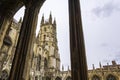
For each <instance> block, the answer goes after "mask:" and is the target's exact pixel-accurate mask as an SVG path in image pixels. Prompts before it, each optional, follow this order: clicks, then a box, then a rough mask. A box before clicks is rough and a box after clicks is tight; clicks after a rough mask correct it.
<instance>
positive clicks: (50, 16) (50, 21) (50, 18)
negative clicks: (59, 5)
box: [49, 12, 52, 24]
mask: <svg viewBox="0 0 120 80" xmlns="http://www.w3.org/2000/svg"><path fill="white" fill-rule="evenodd" d="M49 23H51V24H52V14H51V12H50V15H49Z"/></svg>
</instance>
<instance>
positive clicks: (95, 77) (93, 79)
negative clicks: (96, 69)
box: [92, 75, 100, 80]
mask: <svg viewBox="0 0 120 80" xmlns="http://www.w3.org/2000/svg"><path fill="white" fill-rule="evenodd" d="M92 80H100V78H99V77H98V76H97V75H94V76H93V77H92Z"/></svg>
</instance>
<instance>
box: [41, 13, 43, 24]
mask: <svg viewBox="0 0 120 80" xmlns="http://www.w3.org/2000/svg"><path fill="white" fill-rule="evenodd" d="M42 24H44V14H43V15H42V19H41V25H42Z"/></svg>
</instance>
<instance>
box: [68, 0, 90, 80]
mask: <svg viewBox="0 0 120 80" xmlns="http://www.w3.org/2000/svg"><path fill="white" fill-rule="evenodd" d="M69 25H70V50H71V73H72V80H88V73H87V62H86V54H85V46H84V38H83V30H82V21H81V12H80V2H79V0H69Z"/></svg>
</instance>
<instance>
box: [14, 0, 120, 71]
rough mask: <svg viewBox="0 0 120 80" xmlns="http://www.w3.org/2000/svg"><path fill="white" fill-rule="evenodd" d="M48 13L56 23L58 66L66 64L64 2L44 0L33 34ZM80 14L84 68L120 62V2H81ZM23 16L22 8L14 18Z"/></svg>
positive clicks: (110, 0)
mask: <svg viewBox="0 0 120 80" xmlns="http://www.w3.org/2000/svg"><path fill="white" fill-rule="evenodd" d="M50 12H51V13H52V16H53V19H54V18H55V19H56V21H57V38H58V47H59V53H60V57H61V64H63V65H64V66H65V69H67V66H68V65H70V56H69V54H70V50H69V22H68V19H69V17H68V0H46V2H45V3H44V5H43V6H42V8H41V10H40V14H39V19H38V25H37V31H36V32H37V33H38V31H39V28H40V27H39V26H40V21H41V16H42V15H43V14H44V16H45V19H48V18H49V14H50ZM81 12H82V22H83V31H84V39H85V48H86V55H87V63H88V68H89V69H91V68H92V64H95V67H98V66H99V62H101V63H102V64H107V63H109V64H111V60H116V61H117V63H120V43H119V41H120V35H119V33H120V31H119V30H120V27H119V26H120V22H119V18H120V15H119V14H120V0H81ZM23 14H24V8H22V9H21V10H20V11H19V12H18V13H17V14H16V15H15V18H16V19H17V20H19V18H20V17H21V16H23Z"/></svg>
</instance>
